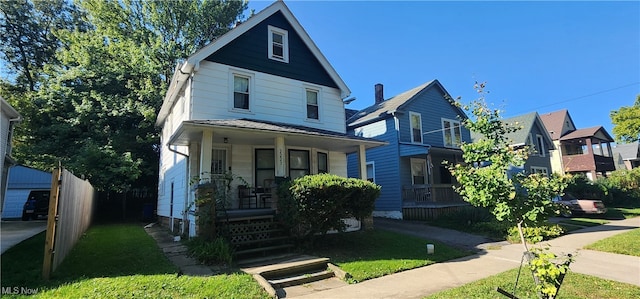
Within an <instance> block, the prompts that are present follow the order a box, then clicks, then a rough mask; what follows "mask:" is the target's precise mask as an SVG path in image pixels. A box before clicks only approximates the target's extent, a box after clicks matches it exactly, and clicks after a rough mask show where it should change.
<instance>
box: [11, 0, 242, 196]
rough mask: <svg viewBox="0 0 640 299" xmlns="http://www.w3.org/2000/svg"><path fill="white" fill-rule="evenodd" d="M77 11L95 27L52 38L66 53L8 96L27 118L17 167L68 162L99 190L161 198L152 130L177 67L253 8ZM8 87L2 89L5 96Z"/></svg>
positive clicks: (140, 4) (128, 5)
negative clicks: (29, 86) (143, 191)
mask: <svg viewBox="0 0 640 299" xmlns="http://www.w3.org/2000/svg"><path fill="white" fill-rule="evenodd" d="M79 5H80V6H79V9H81V10H82V12H83V13H85V15H86V20H87V22H88V24H89V25H90V26H88V27H86V28H85V27H82V26H71V27H63V28H58V29H56V30H53V33H54V35H55V37H56V38H57V41H58V45H60V46H59V47H58V48H56V51H57V54H56V56H55V62H52V61H49V63H46V64H44V65H43V67H42V68H41V70H40V71H39V74H38V76H33V77H34V78H37V82H36V84H35V85H36V86H39V88H37V89H36V90H35V91H33V92H30V93H25V94H22V95H20V96H19V97H16V96H13V95H12V96H11V97H10V98H11V101H12V104H14V103H16V102H17V103H18V105H16V107H17V108H19V109H20V112H21V114H22V115H23V117H24V118H25V121H24V123H23V124H22V125H21V126H19V129H18V130H17V131H16V136H15V140H16V146H15V152H14V154H15V156H16V158H17V159H18V160H19V161H20V163H23V164H26V165H30V166H36V167H38V168H42V169H48V168H51V167H53V166H56V165H57V164H58V161H62V163H63V165H64V166H65V167H66V168H68V169H69V170H71V171H73V172H76V173H78V174H83V175H85V176H86V177H87V178H88V179H89V180H90V181H91V183H92V184H93V185H94V186H95V187H96V188H97V189H98V190H108V191H117V192H124V191H127V190H129V189H130V188H131V187H132V186H134V185H137V186H148V187H150V189H151V190H155V187H154V185H155V183H156V182H157V173H158V169H157V168H158V157H159V156H158V152H159V146H160V145H159V143H160V142H159V136H158V132H157V130H156V128H155V127H154V123H155V119H156V115H157V113H158V111H159V110H160V106H161V105H162V99H163V95H164V93H165V91H166V88H167V85H168V82H169V80H170V79H171V78H170V75H171V72H172V71H173V68H174V66H175V65H176V63H177V62H178V61H179V60H180V59H184V58H186V57H187V56H188V55H190V54H192V53H193V52H195V50H197V49H198V48H199V47H201V46H203V45H205V44H206V43H208V42H211V41H212V40H213V39H215V37H217V36H218V35H220V34H223V33H224V32H226V31H227V30H229V29H230V28H231V26H232V25H234V24H235V22H236V21H237V20H239V18H241V17H242V15H241V14H242V12H243V11H244V10H245V9H246V6H247V4H246V2H240V1H206V0H205V1H203V0H195V1H130V0H124V1H119V0H109V1H104V0H88V1H83V2H79ZM31 9H35V8H33V7H32V8H31ZM87 28H88V30H86V29H87ZM5 83H6V82H5ZM9 87H10V86H9ZM8 89H9V88H8V87H7V84H3V85H2V90H0V92H2V93H3V95H4V94H5V93H6V92H7V91H8Z"/></svg>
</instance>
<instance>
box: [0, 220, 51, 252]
mask: <svg viewBox="0 0 640 299" xmlns="http://www.w3.org/2000/svg"><path fill="white" fill-rule="evenodd" d="M46 229H47V220H46V219H44V220H32V221H20V220H16V221H4V220H3V221H1V222H0V248H2V253H4V252H5V251H7V250H8V249H9V248H11V247H13V246H15V245H16V244H18V243H20V242H22V241H24V240H26V239H29V238H31V237H33V236H35V235H37V234H38V233H40V232H42V231H44V230H46Z"/></svg>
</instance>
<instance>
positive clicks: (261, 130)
mask: <svg viewBox="0 0 640 299" xmlns="http://www.w3.org/2000/svg"><path fill="white" fill-rule="evenodd" d="M205 130H212V131H213V143H224V141H225V138H226V140H227V142H228V143H230V144H251V145H258V146H260V145H262V146H267V145H273V144H274V138H275V137H277V136H283V137H284V138H285V141H286V143H287V145H288V146H304V147H316V148H322V149H326V150H330V151H339V152H345V153H350V152H355V151H357V150H358V147H359V145H361V144H363V145H364V146H365V148H366V149H369V148H374V147H378V146H382V145H386V144H387V142H385V141H380V140H375V139H371V138H364V137H359V136H354V135H347V134H344V133H338V132H333V131H327V130H321V129H316V128H311V127H305V126H299V125H292V124H286V123H278V122H269V121H262V120H260V121H258V120H251V119H211V120H189V121H183V122H182V123H181V124H180V126H179V127H178V129H177V130H176V132H175V133H174V134H173V136H171V138H170V139H169V141H168V144H169V145H182V146H186V145H189V143H190V142H200V141H201V139H202V132H203V131H205Z"/></svg>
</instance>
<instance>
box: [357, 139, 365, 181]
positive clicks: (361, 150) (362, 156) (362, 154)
mask: <svg viewBox="0 0 640 299" xmlns="http://www.w3.org/2000/svg"><path fill="white" fill-rule="evenodd" d="M358 165H360V178H361V179H363V180H366V179H367V150H366V148H365V147H364V144H360V145H359V146H358Z"/></svg>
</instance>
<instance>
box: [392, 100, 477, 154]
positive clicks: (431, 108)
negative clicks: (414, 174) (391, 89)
mask: <svg viewBox="0 0 640 299" xmlns="http://www.w3.org/2000/svg"><path fill="white" fill-rule="evenodd" d="M402 110H403V112H404V113H403V114H402V115H401V116H400V117H399V121H400V141H401V142H411V123H410V120H409V111H412V112H416V113H420V114H421V118H422V133H423V135H422V142H423V143H424V144H429V145H431V146H434V147H444V138H443V134H442V119H443V118H446V119H451V120H458V121H459V120H460V115H459V112H458V109H456V108H455V107H454V106H452V105H451V103H449V101H448V100H447V99H446V98H445V97H444V93H443V92H442V91H440V89H439V88H435V87H432V88H429V89H427V90H425V91H424V92H422V93H420V94H418V95H417V96H416V98H415V99H413V100H411V101H410V102H409V103H407V104H406V106H404V107H403V109H402ZM462 140H463V141H466V142H471V133H470V132H469V130H468V129H465V128H462Z"/></svg>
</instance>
